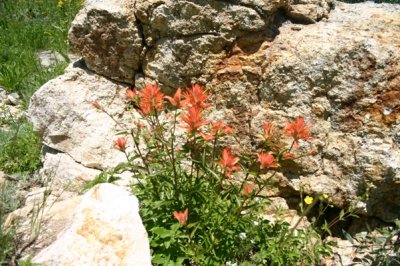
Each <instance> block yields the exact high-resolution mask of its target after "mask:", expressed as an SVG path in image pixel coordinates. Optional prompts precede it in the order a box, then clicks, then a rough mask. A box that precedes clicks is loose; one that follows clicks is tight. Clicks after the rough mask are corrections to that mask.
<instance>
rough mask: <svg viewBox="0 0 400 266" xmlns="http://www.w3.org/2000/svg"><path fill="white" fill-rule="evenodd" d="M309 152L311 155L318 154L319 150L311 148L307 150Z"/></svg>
mask: <svg viewBox="0 0 400 266" xmlns="http://www.w3.org/2000/svg"><path fill="white" fill-rule="evenodd" d="M307 153H308V154H309V155H317V154H318V152H317V151H316V150H309V151H307Z"/></svg>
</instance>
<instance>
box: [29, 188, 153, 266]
mask: <svg viewBox="0 0 400 266" xmlns="http://www.w3.org/2000/svg"><path fill="white" fill-rule="evenodd" d="M61 203H62V202H61ZM61 203H58V204H61ZM116 206H118V208H116ZM69 210H71V211H72V219H70V223H64V225H65V228H63V230H62V232H61V233H60V234H59V235H58V236H57V240H55V241H54V242H53V243H52V244H51V245H50V246H48V247H46V248H44V249H43V250H41V251H40V253H39V254H37V255H36V256H35V257H34V258H33V262H35V263H41V265H64V266H66V265H140V266H142V265H151V263H150V258H151V257H150V247H149V243H148V239H147V232H146V230H145V229H144V226H143V224H142V221H141V218H140V216H139V204H138V201H137V199H136V197H134V196H132V195H130V193H129V192H127V191H125V190H124V189H122V188H120V187H118V186H115V185H112V184H100V185H97V186H95V187H93V188H92V189H91V190H89V191H88V192H87V193H86V194H85V195H84V196H82V197H81V198H80V200H79V203H78V204H74V205H73V208H70V209H69ZM58 211H59V212H57V213H54V212H53V213H52V215H53V218H52V219H51V222H54V223H56V222H60V221H59V219H58V221H57V219H56V218H57V215H58V216H60V215H61V216H62V217H64V219H65V218H66V217H65V215H63V213H65V210H62V209H59V210H58ZM54 216H55V217H54Z"/></svg>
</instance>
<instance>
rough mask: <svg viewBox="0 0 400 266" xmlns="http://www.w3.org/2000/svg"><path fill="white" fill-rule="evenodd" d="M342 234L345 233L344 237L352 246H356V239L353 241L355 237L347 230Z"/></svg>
mask: <svg viewBox="0 0 400 266" xmlns="http://www.w3.org/2000/svg"><path fill="white" fill-rule="evenodd" d="M342 233H343V235H344V236H345V237H346V239H347V240H348V241H349V242H350V243H351V244H354V239H353V237H352V236H351V235H350V234H349V233H347V232H346V231H345V230H343V229H342Z"/></svg>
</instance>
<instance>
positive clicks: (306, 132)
mask: <svg viewBox="0 0 400 266" xmlns="http://www.w3.org/2000/svg"><path fill="white" fill-rule="evenodd" d="M310 130H311V126H310V125H307V124H306V122H305V121H304V118H302V117H298V118H296V120H295V121H294V122H293V123H288V124H287V125H286V126H285V134H286V135H287V136H289V137H292V138H294V143H295V144H296V145H297V143H298V140H299V139H303V140H312V138H311V137H310Z"/></svg>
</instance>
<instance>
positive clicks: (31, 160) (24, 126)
mask: <svg viewBox="0 0 400 266" xmlns="http://www.w3.org/2000/svg"><path fill="white" fill-rule="evenodd" d="M40 148H41V141H40V138H39V136H38V135H37V134H36V133H34V132H33V130H32V125H31V124H30V123H27V122H20V123H15V124H12V125H11V126H10V128H9V129H8V130H1V129H0V170H2V171H4V172H6V173H9V174H11V173H21V172H28V173H32V172H33V171H34V170H36V169H38V167H39V166H40V165H41V162H40Z"/></svg>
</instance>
